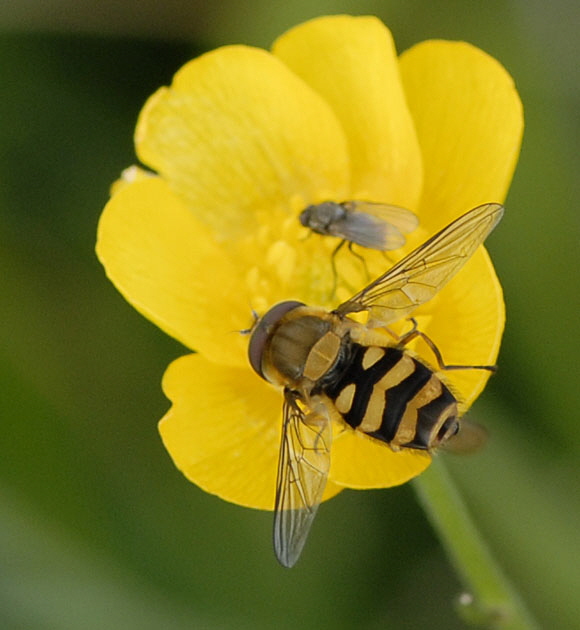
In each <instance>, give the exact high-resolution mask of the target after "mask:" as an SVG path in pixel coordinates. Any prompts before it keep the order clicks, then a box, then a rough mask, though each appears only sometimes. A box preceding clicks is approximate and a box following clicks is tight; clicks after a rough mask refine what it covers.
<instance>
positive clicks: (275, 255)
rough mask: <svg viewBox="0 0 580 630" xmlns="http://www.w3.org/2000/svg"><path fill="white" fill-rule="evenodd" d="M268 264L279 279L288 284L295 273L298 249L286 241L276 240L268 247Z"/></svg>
mask: <svg viewBox="0 0 580 630" xmlns="http://www.w3.org/2000/svg"><path fill="white" fill-rule="evenodd" d="M266 264H267V266H268V267H269V268H270V269H272V270H273V272H274V273H275V274H276V276H277V278H278V280H279V281H281V282H282V283H284V284H286V283H287V282H289V281H290V280H291V279H292V277H293V274H294V268H295V266H296V250H295V249H294V247H292V246H291V245H289V244H288V243H287V242H286V241H275V242H274V243H273V244H272V245H271V246H270V247H269V248H268V252H267V254H266Z"/></svg>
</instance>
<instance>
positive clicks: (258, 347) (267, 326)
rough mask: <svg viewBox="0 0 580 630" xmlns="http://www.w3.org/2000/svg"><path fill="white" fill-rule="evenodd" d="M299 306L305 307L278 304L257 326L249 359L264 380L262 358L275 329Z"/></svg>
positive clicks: (250, 347)
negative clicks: (283, 318) (287, 314)
mask: <svg viewBox="0 0 580 630" xmlns="http://www.w3.org/2000/svg"><path fill="white" fill-rule="evenodd" d="M299 306H304V303H303V302H297V301H296V300H289V301H287V302H281V303H280V304H276V306H273V307H272V308H271V309H270V310H269V311H268V312H267V313H266V314H265V315H264V316H263V317H261V318H260V320H259V321H258V323H257V324H256V327H255V328H254V332H253V333H252V336H251V337H250V343H249V345H248V359H249V360H250V365H251V366H252V368H253V369H254V371H255V372H256V373H257V374H259V375H260V376H261V377H262V378H264V373H263V371H262V357H263V355H264V350H265V348H266V344H267V342H268V339H269V338H270V335H271V334H272V330H273V328H274V327H275V326H276V324H277V323H278V322H279V321H280V320H281V319H282V317H284V315H286V313H289V312H290V311H292V310H294V309H295V308H298V307H299Z"/></svg>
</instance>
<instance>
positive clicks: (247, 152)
mask: <svg viewBox="0 0 580 630" xmlns="http://www.w3.org/2000/svg"><path fill="white" fill-rule="evenodd" d="M136 145H137V152H138V154H139V157H140V158H141V159H142V160H143V162H144V163H145V164H147V165H148V166H150V167H152V168H153V169H155V170H156V171H158V172H159V173H160V174H161V175H162V176H163V177H165V178H166V179H167V181H168V182H169V183H170V185H171V188H172V189H173V190H174V191H175V192H177V193H178V194H179V195H180V196H181V197H182V198H183V199H185V200H186V202H187V203H188V205H189V206H190V208H191V209H192V211H193V212H195V214H196V216H198V217H199V218H200V219H201V220H202V221H203V222H205V223H207V224H208V225H210V226H211V227H212V228H213V229H214V230H215V232H216V234H217V235H218V237H223V238H233V237H237V236H240V235H243V234H246V233H248V232H253V231H255V230H256V229H257V227H258V223H257V221H256V216H257V214H258V216H259V214H260V213H264V212H272V211H273V210H276V209H283V210H285V211H286V212H288V211H289V209H290V202H291V200H292V199H293V198H295V197H296V196H300V197H301V198H302V199H304V200H305V201H304V203H309V202H311V200H312V199H318V195H319V194H320V193H321V191H331V192H332V194H333V195H336V196H338V197H339V198H340V197H341V195H344V194H345V193H346V191H347V190H348V187H349V183H350V182H349V163H348V155H347V148H346V140H345V138H344V134H343V131H342V129H341V128H340V125H339V123H338V121H337V119H336V117H335V115H334V113H333V112H332V110H331V109H330V107H329V106H328V105H327V104H326V103H325V102H324V101H323V99H322V98H321V97H320V96H319V95H318V94H316V93H315V92H314V91H313V90H312V89H311V88H309V87H308V86H307V85H306V84H305V83H304V82H303V81H302V80H301V79H299V78H298V77H297V76H295V75H294V74H293V73H292V72H291V71H290V70H288V68H286V67H285V66H284V64H282V63H281V62H280V60H278V59H276V58H275V57H274V56H273V55H271V54H270V53H268V52H266V51H263V50H259V49H256V48H250V47H245V46H229V47H225V48H220V49H218V50H215V51H213V52H210V53H207V54H205V55H202V56H201V57H199V58H197V59H194V60H193V61H191V62H190V63H188V64H186V65H185V66H184V67H183V68H182V69H181V70H180V71H179V72H178V73H177V74H176V76H175V78H174V81H173V84H172V86H171V87H170V88H162V89H160V90H158V91H157V92H156V93H155V94H154V95H153V96H152V97H151V98H150V99H149V101H148V102H147V104H146V106H145V108H144V109H143V111H142V113H141V116H140V119H139V123H138V126H137V131H136ZM293 211H294V210H293Z"/></svg>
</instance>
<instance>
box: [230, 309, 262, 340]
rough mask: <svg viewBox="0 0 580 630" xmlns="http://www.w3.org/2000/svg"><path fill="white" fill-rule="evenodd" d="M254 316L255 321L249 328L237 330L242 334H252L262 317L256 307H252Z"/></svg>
mask: <svg viewBox="0 0 580 630" xmlns="http://www.w3.org/2000/svg"><path fill="white" fill-rule="evenodd" d="M252 317H253V318H254V321H253V322H252V325H251V326H250V327H249V328H244V330H237V331H236V332H238V333H240V335H251V334H252V332H254V328H255V327H256V324H257V323H258V320H259V319H260V316H259V315H258V313H256V311H255V310H254V309H252Z"/></svg>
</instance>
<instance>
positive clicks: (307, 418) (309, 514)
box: [248, 203, 504, 567]
mask: <svg viewBox="0 0 580 630" xmlns="http://www.w3.org/2000/svg"><path fill="white" fill-rule="evenodd" d="M503 212H504V209H503V207H502V206H501V205H499V204H495V203H489V204H485V205H482V206H478V207H477V208H474V209H473V210H470V211H469V212H467V213H466V214H464V215H463V216H461V217H460V218H458V219H457V220H455V221H453V222H452V223H451V224H449V225H448V226H447V227H446V228H444V229H443V230H441V231H440V232H438V233H437V234H435V235H434V236H433V237H431V238H430V239H429V240H427V241H426V242H425V243H423V245H421V246H420V247H418V248H417V249H415V250H414V251H413V252H411V253H410V254H409V255H408V256H406V257H405V258H403V259H402V260H401V261H400V262H398V263H397V264H395V265H394V266H393V267H391V268H390V269H389V270H388V271H386V272H385V273H384V274H383V275H381V276H379V277H378V278H377V279H376V280H374V281H373V282H371V283H370V284H369V285H368V286H367V287H365V288H364V289H362V290H361V291H359V292H358V293H357V294H356V295H354V296H353V297H351V298H350V299H349V300H347V301H346V302H344V303H342V304H340V305H339V306H337V307H336V308H335V309H334V310H332V311H330V312H329V311H326V310H324V309H322V308H315V307H310V306H306V305H305V304H303V303H302V302H296V301H288V302H282V303H280V304H277V305H276V306H273V307H272V308H271V309H270V310H269V311H268V312H267V313H266V314H265V315H263V316H262V317H261V318H260V319H259V320H257V322H256V324H255V326H254V329H253V331H252V336H251V338H250V343H249V348H248V358H249V361H250V364H251V366H252V368H253V369H254V370H255V371H256V372H257V373H258V375H259V376H261V377H262V378H263V379H265V380H266V381H268V382H270V383H272V384H274V385H276V386H279V387H281V388H283V390H284V405H283V426H282V437H281V445H280V455H279V462H278V479H277V482H276V500H275V507H274V549H275V552H276V556H277V558H278V560H279V562H280V563H281V564H282V565H284V566H286V567H291V566H292V565H294V563H295V562H296V561H297V560H298V557H299V555H300V553H301V551H302V548H303V546H304V543H305V541H306V537H307V535H308V532H309V530H310V527H311V525H312V522H313V519H314V516H315V514H316V510H317V508H318V505H319V503H320V501H321V499H322V495H323V492H324V488H325V486H326V479H327V476H328V471H329V467H330V446H331V439H332V422H333V420H334V421H339V422H342V423H343V424H344V425H345V426H346V425H348V426H349V427H351V428H352V429H355V430H358V431H362V432H364V433H365V434H367V435H369V436H371V437H372V438H375V439H377V440H380V441H382V442H383V443H386V444H387V445H388V446H390V448H391V449H393V450H394V451H398V450H401V449H403V448H411V449H421V450H428V451H431V450H433V449H435V448H437V447H438V446H440V445H442V444H445V443H446V442H447V441H448V440H449V439H450V438H451V437H453V436H454V435H455V434H456V433H457V432H458V430H459V412H458V405H457V400H456V398H455V397H454V395H453V394H452V393H451V391H450V390H449V388H448V387H447V386H446V385H445V384H444V383H443V382H442V380H441V379H439V377H438V376H437V375H436V374H435V370H434V369H432V368H431V367H429V366H428V365H427V364H426V363H424V362H423V361H422V360H421V359H418V358H416V357H415V356H414V355H412V354H411V353H410V352H409V351H408V350H406V349H405V345H406V344H408V343H409V342H410V341H411V340H412V339H415V338H417V337H418V336H420V337H422V338H423V339H424V340H425V342H426V343H427V344H428V346H429V347H430V348H431V350H432V351H433V353H434V356H435V357H436V359H437V363H438V369H439V370H445V369H486V370H491V371H493V370H495V366H486V365H470V366H459V365H446V364H445V363H444V361H443V358H442V356H441V354H440V353H439V350H438V349H437V347H436V346H435V344H434V343H433V341H431V339H430V338H429V337H427V335H425V334H424V333H422V332H421V331H420V330H418V328H417V325H416V322H415V320H413V319H412V317H410V316H411V314H412V312H413V311H414V310H415V309H416V308H417V307H418V306H419V305H421V304H424V303H425V302H427V301H428V300H430V299H431V298H432V297H434V296H435V295H436V294H437V293H438V292H439V291H440V290H441V289H442V287H443V286H444V285H445V284H447V282H448V281H449V280H451V278H452V277H453V276H454V275H455V274H456V273H457V272H458V271H459V270H460V269H461V268H462V267H463V266H464V264H465V263H466V262H467V261H468V260H469V259H470V258H471V256H472V255H473V254H474V252H475V251H476V249H477V248H478V246H479V245H480V244H481V243H482V242H483V241H484V240H485V238H486V237H487V236H488V234H489V233H490V232H491V231H492V230H493V228H494V227H495V226H496V225H497V223H498V222H499V220H500V219H501V217H502V215H503ZM358 312H366V313H368V317H369V323H367V324H361V323H358V322H356V321H354V320H353V319H351V318H349V317H348V315H349V314H351V313H358ZM403 318H408V319H409V320H410V322H411V323H412V328H411V330H410V331H409V332H407V333H405V334H403V335H402V336H399V337H397V336H396V335H395V334H394V333H391V334H392V335H393V343H388V342H385V341H384V337H383V336H381V337H380V340H381V341H378V339H377V338H374V339H372V335H371V334H368V333H369V331H371V328H378V327H384V329H385V330H386V331H387V332H390V331H389V329H388V328H387V326H388V325H389V324H392V323H393V322H396V321H398V320H401V319H403ZM371 332H372V331H371ZM376 334H377V333H376V332H375V335H376ZM370 339H372V341H369V340H370Z"/></svg>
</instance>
